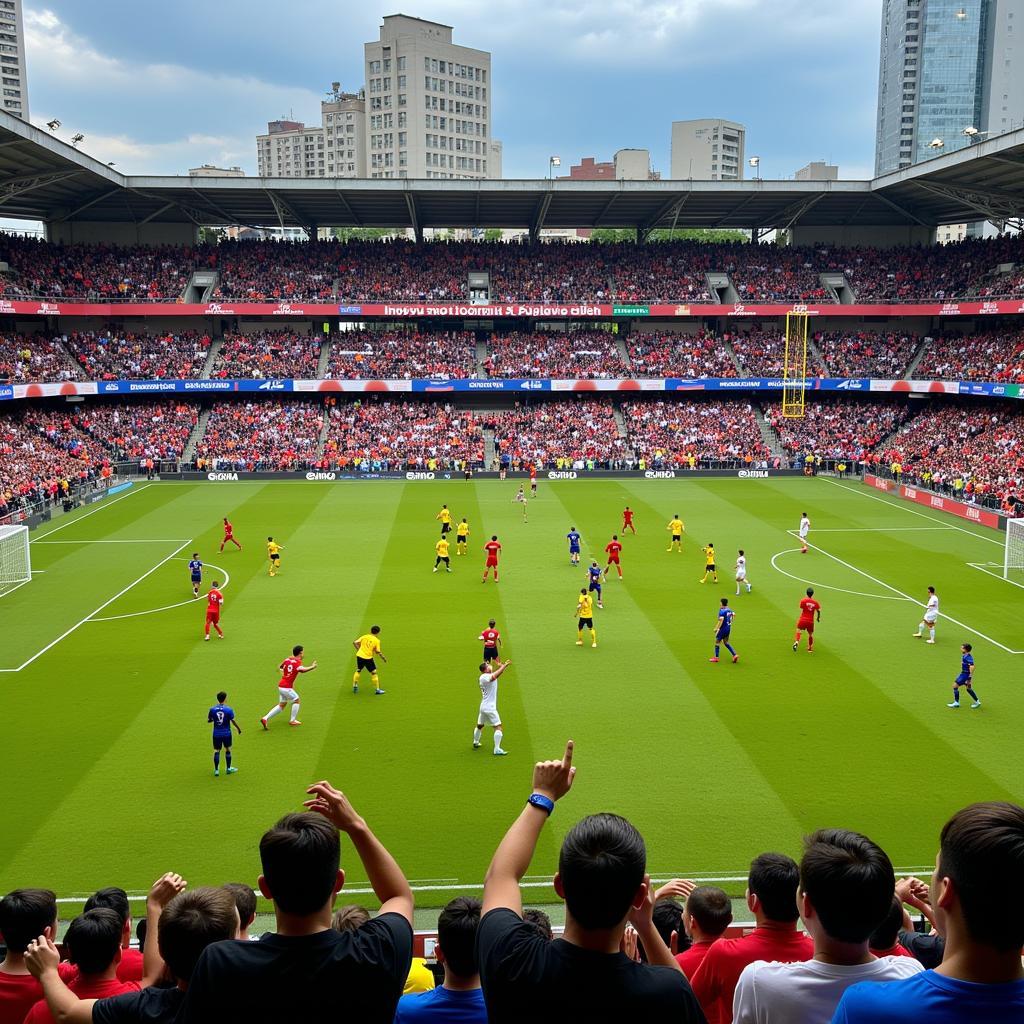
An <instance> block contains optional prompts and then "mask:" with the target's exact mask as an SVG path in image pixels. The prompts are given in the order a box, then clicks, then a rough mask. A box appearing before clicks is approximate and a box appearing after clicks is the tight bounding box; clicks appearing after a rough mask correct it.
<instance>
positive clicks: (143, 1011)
mask: <svg viewBox="0 0 1024 1024" xmlns="http://www.w3.org/2000/svg"><path fill="white" fill-rule="evenodd" d="M184 1001H185V993H184V992H182V991H181V989H180V988H144V989H143V990H142V991H141V992H126V993H125V994H124V995H123V996H111V997H110V998H109V999H100V1000H99V1001H98V1002H96V1003H94V1004H93V1007H92V1020H93V1024H172V1022H173V1021H174V1020H175V1019H176V1018H177V1016H178V1011H179V1010H180V1009H181V1004H182V1003H183V1002H184Z"/></svg>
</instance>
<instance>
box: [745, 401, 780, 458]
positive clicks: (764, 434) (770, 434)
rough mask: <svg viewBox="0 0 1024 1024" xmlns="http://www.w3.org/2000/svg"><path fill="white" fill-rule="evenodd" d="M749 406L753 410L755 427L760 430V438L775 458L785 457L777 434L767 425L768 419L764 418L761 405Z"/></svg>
mask: <svg viewBox="0 0 1024 1024" xmlns="http://www.w3.org/2000/svg"><path fill="white" fill-rule="evenodd" d="M751 408H752V409H753V411H754V419H756V420H757V429H758V430H760V431H761V440H762V441H764V443H765V444H766V445H768V447H769V448H770V449H771V451H772V455H774V456H775V458H777V459H785V457H786V453H785V452H784V451H783V449H782V445H781V444H780V443H779V436H778V434H776V433H775V431H774V430H772V428H771V427H770V426H768V421H767V420H766V419H765V418H764V412H763V411H762V409H761V407H760V406H759V405H752V406H751Z"/></svg>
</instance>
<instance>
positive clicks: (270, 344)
mask: <svg viewBox="0 0 1024 1024" xmlns="http://www.w3.org/2000/svg"><path fill="white" fill-rule="evenodd" d="M320 345H321V339H320V338H319V337H318V336H317V335H315V334H298V333H296V332H294V331H287V330H282V331H253V332H251V333H247V334H227V335H225V336H224V342H223V344H222V345H221V348H220V351H219V352H218V353H217V357H216V359H215V360H214V365H213V370H212V371H211V373H210V376H211V377H217V378H234V377H252V378H254V379H260V380H266V379H269V378H272V377H285V378H295V379H299V380H309V379H310V378H313V377H316V375H317V364H318V362H319V359H320Z"/></svg>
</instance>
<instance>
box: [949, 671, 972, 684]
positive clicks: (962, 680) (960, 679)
mask: <svg viewBox="0 0 1024 1024" xmlns="http://www.w3.org/2000/svg"><path fill="white" fill-rule="evenodd" d="M970 681H971V677H970V676H969V675H968V674H967V673H966V672H961V673H960V675H958V676H957V677H956V679H954V680H953V682H954V683H956V685H957V686H965V685H967V684H969V683H970Z"/></svg>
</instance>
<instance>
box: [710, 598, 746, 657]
mask: <svg viewBox="0 0 1024 1024" xmlns="http://www.w3.org/2000/svg"><path fill="white" fill-rule="evenodd" d="M735 615H736V612H734V611H733V610H732V608H730V607H729V598H727V597H723V598H722V607H721V608H719V609H718V620H717V621H716V622H715V656H714V657H713V658H708V661H710V662H713V663H714V664H716V665H717V664H718V655H719V653H720V652H721V649H722V647H724V648H725V649H726V650H727V651H728V652H729V653H730V654H731V655H732V662H733V664H734V665H735V664H736V662H737V661H739V660H740V656H739V655H738V654H737V653H736V651H735V650H734V649H733V646H732V644H730V643H729V637H730V636H731V634H732V620H733V618H734V617H735Z"/></svg>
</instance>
